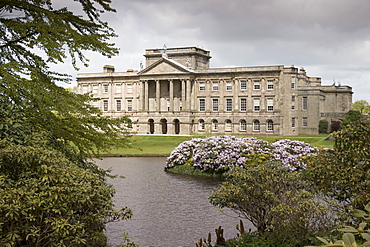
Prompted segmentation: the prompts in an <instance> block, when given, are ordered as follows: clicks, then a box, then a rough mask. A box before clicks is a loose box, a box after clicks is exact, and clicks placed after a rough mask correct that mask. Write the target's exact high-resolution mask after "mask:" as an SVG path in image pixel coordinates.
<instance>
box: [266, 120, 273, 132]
mask: <svg viewBox="0 0 370 247" xmlns="http://www.w3.org/2000/svg"><path fill="white" fill-rule="evenodd" d="M267 131H274V122H273V121H272V120H268V121H267Z"/></svg>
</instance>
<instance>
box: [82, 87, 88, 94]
mask: <svg viewBox="0 0 370 247" xmlns="http://www.w3.org/2000/svg"><path fill="white" fill-rule="evenodd" d="M88 89H89V88H88V87H87V85H84V86H82V93H83V94H85V93H87V92H88Z"/></svg>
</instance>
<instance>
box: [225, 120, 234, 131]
mask: <svg viewBox="0 0 370 247" xmlns="http://www.w3.org/2000/svg"><path fill="white" fill-rule="evenodd" d="M232 129H233V127H232V123H231V120H230V119H228V120H226V121H225V131H232Z"/></svg>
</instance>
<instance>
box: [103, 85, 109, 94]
mask: <svg viewBox="0 0 370 247" xmlns="http://www.w3.org/2000/svg"><path fill="white" fill-rule="evenodd" d="M103 90H104V91H103V92H104V93H108V84H104V85H103Z"/></svg>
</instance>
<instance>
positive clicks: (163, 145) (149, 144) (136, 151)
mask: <svg viewBox="0 0 370 247" xmlns="http://www.w3.org/2000/svg"><path fill="white" fill-rule="evenodd" d="M199 137H205V136H195V135H192V136H181V135H177V136H168V135H133V136H132V137H131V139H130V143H131V148H120V149H114V150H111V152H109V153H101V155H103V156H107V155H108V156H121V157H124V156H134V157H135V156H168V155H170V153H171V152H172V150H174V149H175V147H177V146H178V145H179V144H180V143H182V142H184V141H188V140H191V139H192V138H199ZM237 137H256V138H259V139H262V140H266V141H268V142H270V143H272V142H275V141H277V140H282V139H290V140H297V141H304V142H307V143H309V144H311V145H312V146H314V147H323V148H332V147H333V144H334V142H333V141H331V140H327V137H328V135H299V136H270V135H268V136H263V135H256V136H237Z"/></svg>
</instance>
